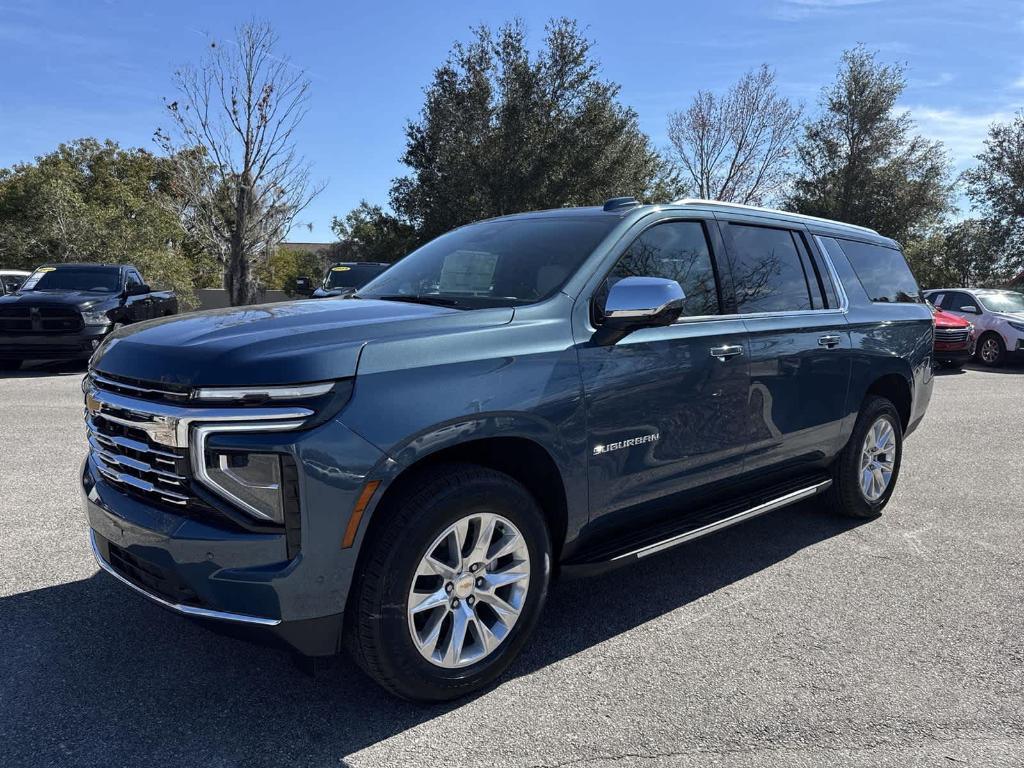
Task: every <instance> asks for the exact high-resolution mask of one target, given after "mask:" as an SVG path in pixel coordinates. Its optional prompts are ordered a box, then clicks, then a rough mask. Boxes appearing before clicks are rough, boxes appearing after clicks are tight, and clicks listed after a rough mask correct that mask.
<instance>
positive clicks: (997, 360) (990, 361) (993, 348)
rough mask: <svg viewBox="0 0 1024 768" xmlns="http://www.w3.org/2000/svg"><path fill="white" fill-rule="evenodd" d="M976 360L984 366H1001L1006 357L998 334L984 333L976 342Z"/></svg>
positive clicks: (1004, 347)
mask: <svg viewBox="0 0 1024 768" xmlns="http://www.w3.org/2000/svg"><path fill="white" fill-rule="evenodd" d="M977 356H978V360H980V361H981V362H982V363H984V364H985V365H990V366H997V365H1001V364H1002V362H1003V358H1004V357H1005V356H1006V345H1005V344H1003V340H1002V338H1000V336H999V334H998V333H986V334H985V335H984V336H982V338H981V341H980V342H978V351H977Z"/></svg>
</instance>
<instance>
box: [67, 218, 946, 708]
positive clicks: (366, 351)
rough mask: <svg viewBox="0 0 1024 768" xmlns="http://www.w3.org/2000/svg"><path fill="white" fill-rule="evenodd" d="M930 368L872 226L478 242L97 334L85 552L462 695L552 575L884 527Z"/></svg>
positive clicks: (530, 229)
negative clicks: (816, 521)
mask: <svg viewBox="0 0 1024 768" xmlns="http://www.w3.org/2000/svg"><path fill="white" fill-rule="evenodd" d="M932 341H933V325H932V315H931V312H930V311H929V308H928V306H927V305H926V304H925V303H924V301H923V299H922V296H921V293H920V291H919V289H918V286H917V283H916V282H915V280H914V277H913V275H912V274H911V272H910V270H909V268H908V267H907V263H906V261H905V260H904V257H903V254H902V253H901V250H900V246H899V245H898V244H897V243H896V242H895V241H893V240H890V239H888V238H886V237H883V236H881V235H879V234H878V233H876V232H875V231H873V230H870V229H867V228H864V227H859V226H852V225H848V224H842V223H838V222H834V221H828V220H824V219H818V218H813V217H808V216H800V215H795V214H789V213H783V212H779V211H771V210H766V209H760V208H753V207H749V206H741V205H735V204H727V203H718V202H711V201H704V200H680V201H677V202H675V203H672V204H664V205H641V204H639V203H638V202H637V201H635V200H633V199H632V198H614V199H612V200H609V201H608V202H607V203H606V204H605V205H604V206H599V207H592V208H565V209H559V210H551V211H542V212H534V213H524V214H520V215H514V216H504V217H501V218H496V219H490V220H487V221H481V222H477V223H474V224H469V225H467V226H464V227H461V228H458V229H456V230H453V231H451V232H449V233H447V234H445V235H443V236H441V237H439V238H437V239H435V240H433V241H431V242H429V243H427V244H426V245H424V246H422V247H421V248H419V249H418V250H416V251H414V252H412V253H411V254H409V255H408V256H406V257H405V258H404V259H402V260H401V261H399V262H398V263H396V264H395V265H393V266H392V267H390V268H389V269H387V270H386V271H385V272H384V273H383V274H381V275H380V276H378V277H377V278H375V279H374V280H372V281H371V282H370V283H369V284H367V285H366V286H364V287H363V288H361V289H360V290H359V291H358V293H357V294H355V296H353V297H350V298H339V299H325V300H323V301H316V302H310V301H295V302H291V303H281V304H268V305H263V306H250V307H237V308H231V309H225V310H216V311H211V312H200V313H195V314H189V315H184V316H181V317H179V318H169V319H162V320H153V321H149V322H145V323H142V324H139V325H136V326H131V327H128V328H124V329H122V330H119V331H117V332H115V333H114V334H112V335H111V336H110V337H109V338H108V339H107V340H106V341H105V342H104V343H103V344H102V345H101V346H100V348H99V349H98V350H97V352H96V354H95V355H94V356H93V358H92V361H91V364H90V367H89V372H88V374H87V375H86V377H85V379H84V380H83V389H84V392H85V405H86V408H85V417H86V422H87V435H88V441H89V453H88V457H87V459H86V461H85V464H84V466H83V469H82V477H81V479H82V493H83V504H84V507H85V511H86V514H87V516H88V521H89V526H90V537H91V543H92V548H93V552H94V554H95V556H96V558H97V560H98V562H99V564H100V566H101V567H102V568H103V569H104V570H106V571H107V572H108V573H110V574H111V575H112V576H113V577H114V578H116V579H118V580H119V581H121V582H123V583H124V584H125V585H127V586H128V587H130V588H131V589H133V590H135V591H137V592H139V593H141V594H142V595H144V596H146V597H148V598H149V599H151V600H153V601H155V602H157V603H159V604H160V605H162V606H164V607H165V608H168V609H170V610H172V611H175V612H177V613H179V614H182V615H184V616H188V617H192V618H195V619H197V620H200V621H203V622H207V623H210V624H213V625H216V626H218V627H220V628H224V629H231V630H242V631H244V632H246V633H248V634H251V635H255V636H258V637H262V638H264V639H268V640H272V641H274V642H277V643H280V644H283V645H284V646H285V647H287V648H290V649H292V650H293V651H296V652H298V653H299V654H301V655H302V656H303V657H307V658H308V657H312V658H317V657H326V656H331V655H333V654H336V653H338V652H339V651H341V650H342V649H348V651H349V652H350V653H351V654H352V656H353V657H354V659H355V660H356V662H357V664H358V665H359V666H360V667H361V668H362V669H363V670H364V671H365V672H366V673H367V674H368V675H369V676H370V677H372V678H373V679H374V680H376V681H377V682H378V683H380V684H381V685H382V686H384V688H386V689H387V690H389V691H391V692H392V693H394V694H396V695H399V696H402V697H405V698H408V699H414V700H421V701H437V700H443V699H451V698H455V697H458V696H461V695H465V694H467V693H470V692H472V691H475V690H478V689H480V688H481V687H483V686H486V685H488V684H489V683H491V682H492V681H494V680H495V679H496V678H497V677H498V676H499V675H500V674H501V673H502V671H503V670H505V669H506V668H507V667H508V665H509V663H510V662H511V661H512V659H513V658H514V657H515V656H516V654H517V653H518V652H519V650H520V649H521V648H522V646H523V644H524V643H526V642H527V641H528V639H529V637H530V634H531V632H532V631H533V630H534V627H535V625H536V624H537V620H538V616H539V614H540V613H541V611H542V610H543V607H544V602H545V597H546V595H547V592H548V589H549V586H550V583H551V580H552V579H553V578H554V577H555V576H556V575H558V574H560V573H562V574H568V573H573V572H575V573H578V574H586V573H590V572H595V571H600V570H603V569H606V568H612V567H616V566H622V565H626V564H629V563H632V562H635V561H637V560H642V559H644V558H646V557H648V556H651V555H654V554H656V553H659V552H662V551H665V550H667V549H670V548H672V547H676V546H679V545H681V544H684V543H685V542H687V541H691V540H693V539H695V538H697V537H700V536H703V535H706V534H709V533H712V532H714V531H717V530H720V529H722V528H725V527H727V526H730V525H733V524H736V523H739V522H742V521H744V520H748V519H750V518H753V517H755V516H757V515H761V514H764V513H767V512H770V511H772V510H774V509H778V508H780V507H783V506H785V505H788V504H792V503H794V502H798V501H801V500H804V499H811V498H812V497H817V500H816V501H815V502H814V503H816V504H819V505H821V506H822V507H828V508H831V509H833V510H835V511H836V512H838V513H840V514H844V515H849V516H854V517H861V518H871V517H875V516H877V515H879V514H880V513H881V511H882V509H883V507H885V505H886V503H887V502H888V501H889V498H890V496H891V494H892V493H893V489H894V487H895V484H896V480H897V478H898V476H899V471H900V460H901V456H902V450H903V439H904V437H905V436H906V435H908V434H909V433H910V432H912V431H913V430H914V428H915V427H916V426H917V424H918V423H919V422H920V420H921V418H922V417H923V416H924V413H925V409H926V408H927V406H928V401H929V398H930V396H931V390H932V360H931V355H932Z"/></svg>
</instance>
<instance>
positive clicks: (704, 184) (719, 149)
mask: <svg viewBox="0 0 1024 768" xmlns="http://www.w3.org/2000/svg"><path fill="white" fill-rule="evenodd" d="M801 114H802V109H801V108H800V107H799V106H794V105H793V104H791V103H790V102H789V101H787V100H786V99H785V98H783V97H782V96H780V95H779V94H778V91H777V90H776V88H775V73H774V72H772V70H771V69H769V68H768V66H767V65H763V66H762V67H761V68H760V69H758V70H755V71H753V72H748V73H747V74H745V75H744V76H743V77H741V78H740V80H739V81H738V82H737V83H736V84H735V85H733V86H732V88H730V89H729V91H728V93H726V94H725V95H724V96H716V95H715V94H713V93H710V92H708V91H699V92H698V93H697V95H696V96H695V97H694V99H693V102H692V103H691V104H690V106H689V107H688V108H687V109H686V110H684V111H680V112H674V113H672V114H670V115H669V118H668V136H669V141H670V142H671V144H672V151H673V154H674V157H675V159H676V161H677V162H678V164H679V165H680V167H681V168H682V170H683V172H684V173H685V175H686V176H688V177H689V179H690V181H691V183H692V186H693V187H694V189H695V190H696V192H697V194H698V195H699V196H700V197H703V198H709V199H713V200H727V201H730V202H737V203H747V204H761V203H764V202H766V201H767V200H769V199H771V198H774V197H777V196H779V194H780V193H781V192H782V190H783V188H784V187H785V184H786V181H787V179H788V177H789V160H790V156H791V147H792V145H793V142H794V141H795V139H796V133H797V129H798V127H799V125H800V118H801Z"/></svg>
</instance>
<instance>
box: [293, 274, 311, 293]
mask: <svg viewBox="0 0 1024 768" xmlns="http://www.w3.org/2000/svg"><path fill="white" fill-rule="evenodd" d="M315 290H316V288H314V287H313V278H311V277H296V278H295V293H297V294H298V295H299V296H312V295H313V292H314V291H315Z"/></svg>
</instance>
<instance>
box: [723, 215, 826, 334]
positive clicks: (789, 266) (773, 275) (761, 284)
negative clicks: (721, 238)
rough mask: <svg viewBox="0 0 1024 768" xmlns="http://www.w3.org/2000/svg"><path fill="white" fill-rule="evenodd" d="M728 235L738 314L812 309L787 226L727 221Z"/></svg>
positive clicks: (797, 253) (798, 257)
mask: <svg viewBox="0 0 1024 768" xmlns="http://www.w3.org/2000/svg"><path fill="white" fill-rule="evenodd" d="M729 238H730V243H729V246H730V247H729V255H730V259H731V264H732V276H733V282H734V283H735V285H736V304H737V306H738V307H739V311H740V312H741V313H744V314H746V313H752V312H793V311H797V310H804V309H811V308H812V305H811V293H810V284H809V281H808V276H807V273H806V271H805V268H804V263H803V261H802V260H801V258H800V252H799V251H798V250H797V246H796V243H795V242H794V241H793V234H792V233H791V232H790V231H789V230H788V229H774V228H772V227H755V226H747V225H745V224H730V225H729Z"/></svg>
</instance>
